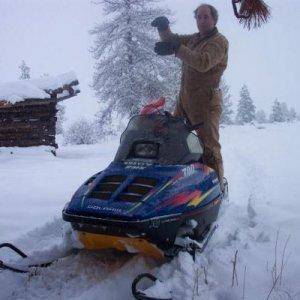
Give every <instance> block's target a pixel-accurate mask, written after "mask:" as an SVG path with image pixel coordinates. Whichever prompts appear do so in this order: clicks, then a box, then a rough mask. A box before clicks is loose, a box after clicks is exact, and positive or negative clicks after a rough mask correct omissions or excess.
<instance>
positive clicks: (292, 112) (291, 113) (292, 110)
mask: <svg viewBox="0 0 300 300" xmlns="http://www.w3.org/2000/svg"><path fill="white" fill-rule="evenodd" d="M289 120H290V121H291V122H293V121H295V120H297V113H296V110H295V108H294V107H291V108H290V109H289Z"/></svg>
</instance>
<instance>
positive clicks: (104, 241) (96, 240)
mask: <svg viewBox="0 0 300 300" xmlns="http://www.w3.org/2000/svg"><path fill="white" fill-rule="evenodd" d="M78 238H79V240H80V242H81V243H82V244H83V245H84V247H85V248H86V249H89V250H100V249H109V248H113V249H117V250H120V251H128V252H134V251H132V250H135V251H136V252H140V253H141V254H144V255H146V256H151V257H153V258H156V259H159V260H162V259H164V253H163V251H162V250H160V249H159V248H158V247H157V246H155V245H154V244H151V243H149V242H148V241H147V240H144V239H140V238H129V237H120V236H112V235H104V234H96V233H89V232H81V231H79V232H78Z"/></svg>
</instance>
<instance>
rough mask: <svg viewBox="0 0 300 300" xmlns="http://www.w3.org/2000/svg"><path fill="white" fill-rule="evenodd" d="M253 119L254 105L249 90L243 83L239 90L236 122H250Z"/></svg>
mask: <svg viewBox="0 0 300 300" xmlns="http://www.w3.org/2000/svg"><path fill="white" fill-rule="evenodd" d="M254 120H255V105H254V103H253V100H252V98H251V97H250V93H249V90H248V88H247V86H246V85H245V84H244V85H243V86H242V88H241V91H240V100H239V103H238V108H237V114H236V122H237V123H238V124H246V123H251V122H252V121H254Z"/></svg>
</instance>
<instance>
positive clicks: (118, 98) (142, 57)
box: [90, 0, 180, 134]
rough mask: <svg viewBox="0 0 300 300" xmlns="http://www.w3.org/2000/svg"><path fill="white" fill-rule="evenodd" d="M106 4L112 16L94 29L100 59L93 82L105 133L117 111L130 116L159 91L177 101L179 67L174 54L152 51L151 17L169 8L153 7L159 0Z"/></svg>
mask: <svg viewBox="0 0 300 300" xmlns="http://www.w3.org/2000/svg"><path fill="white" fill-rule="evenodd" d="M101 3H102V5H103V8H104V13H105V15H106V16H107V20H106V22H104V23H102V24H100V25H97V26H96V27H95V28H93V29H92V30H91V31H90V33H91V34H92V35H94V36H95V42H94V47H93V48H92V49H91V52H92V54H93V56H94V58H95V59H96V64H95V72H94V76H93V85H92V86H93V88H94V90H95V92H96V96H97V97H98V99H99V103H100V104H101V111H100V112H99V113H98V114H97V115H96V117H97V122H98V124H99V125H100V129H99V130H100V131H103V134H104V133H105V132H107V131H109V130H111V129H110V128H109V127H110V124H111V122H112V119H113V117H114V114H117V116H119V117H130V116H132V115H133V114H136V113H138V111H139V109H140V108H141V107H142V106H143V105H144V104H145V103H147V102H148V101H149V99H155V98H158V97H160V96H165V95H166V96H167V97H169V99H168V100H171V101H174V100H175V98H176V96H177V90H178V86H179V76H178V74H179V72H180V71H179V66H178V62H176V61H175V59H172V58H169V57H158V56H157V55H156V54H155V53H154V51H153V47H154V44H155V42H156V40H157V32H156V30H155V29H154V28H153V27H151V25H150V24H151V21H152V20H153V19H154V18H155V17H157V16H160V15H168V14H169V11H168V10H165V9H161V8H154V7H153V5H154V4H155V3H157V1H156V0H103V1H101ZM176 68H177V72H175V71H174V70H176ZM170 82H172V84H171V85H170ZM173 83H174V84H173ZM176 89H177V90H176ZM104 127H106V129H105V128H104Z"/></svg>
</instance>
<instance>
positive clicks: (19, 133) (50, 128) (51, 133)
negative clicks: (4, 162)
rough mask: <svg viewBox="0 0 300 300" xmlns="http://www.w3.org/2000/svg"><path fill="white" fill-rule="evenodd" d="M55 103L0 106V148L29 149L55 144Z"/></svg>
mask: <svg viewBox="0 0 300 300" xmlns="http://www.w3.org/2000/svg"><path fill="white" fill-rule="evenodd" d="M56 104H57V101H51V100H50V101H49V100H48V101H47V100H46V101H45V100H44V101H38V100H37V101H34V100H33V101H32V100H31V101H24V102H20V103H18V104H15V105H4V104H2V105H1V104H0V147H30V146H40V145H48V146H53V147H55V148H57V144H56V142H55V131H56V112H57V109H56Z"/></svg>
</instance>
